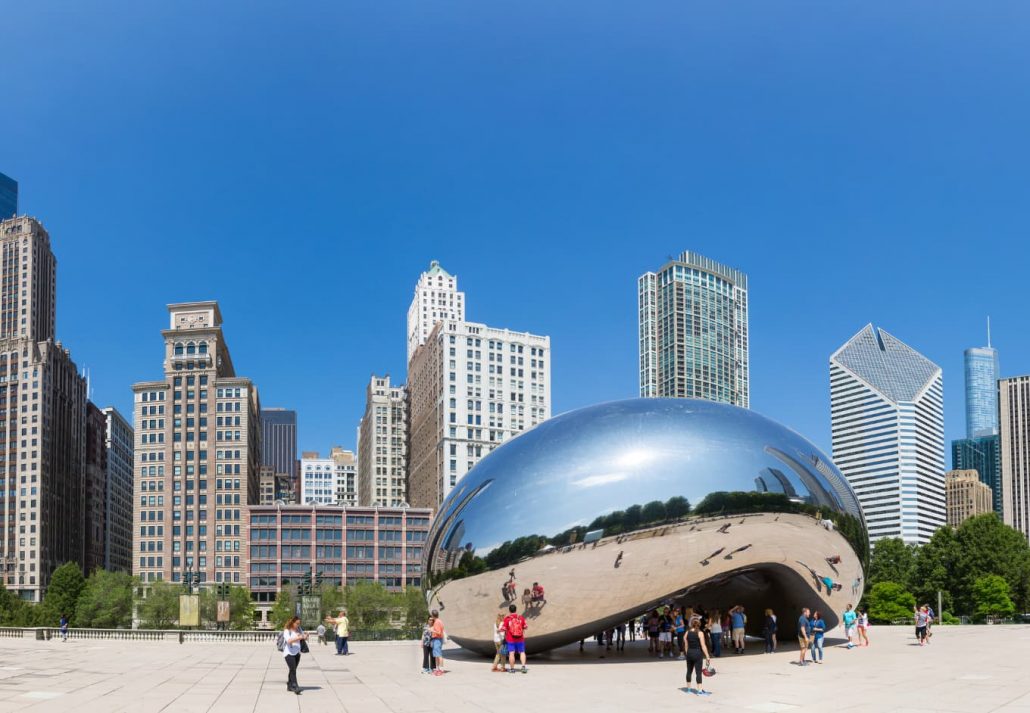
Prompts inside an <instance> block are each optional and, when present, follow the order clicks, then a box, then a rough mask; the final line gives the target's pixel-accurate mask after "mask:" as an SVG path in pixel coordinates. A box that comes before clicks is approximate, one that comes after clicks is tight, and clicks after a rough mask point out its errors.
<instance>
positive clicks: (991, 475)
mask: <svg viewBox="0 0 1030 713" xmlns="http://www.w3.org/2000/svg"><path fill="white" fill-rule="evenodd" d="M965 366H966V369H965V371H966V437H965V438H961V439H959V440H957V441H952V442H951V467H952V468H953V469H954V470H976V472H977V473H978V474H979V476H980V482H982V483H984V484H985V485H987V487H989V488H990V489H991V493H992V494H993V496H994V511H995V512H996V513H998V514H999V515H1001V514H1002V505H1003V503H1002V492H1001V491H1002V487H1001V485H1002V483H1001V437H1000V436H999V435H998V434H999V431H998V379H999V377H1000V370H999V367H998V350H997V349H995V348H994V347H992V346H991V323H990V320H988V322H987V346H986V347H973V348H971V349H966V351H965Z"/></svg>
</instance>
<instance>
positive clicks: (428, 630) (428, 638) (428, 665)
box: [422, 614, 436, 673]
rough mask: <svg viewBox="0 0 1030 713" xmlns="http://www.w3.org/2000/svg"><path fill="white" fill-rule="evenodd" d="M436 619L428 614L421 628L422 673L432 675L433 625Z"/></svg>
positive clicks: (433, 664)
mask: <svg viewBox="0 0 1030 713" xmlns="http://www.w3.org/2000/svg"><path fill="white" fill-rule="evenodd" d="M435 622H436V618H435V617H434V616H433V615H432V614H430V615H429V618H428V619H426V623H425V625H424V626H423V627H422V673H432V672H433V668H434V666H435V663H434V661H433V624H434V623H435Z"/></svg>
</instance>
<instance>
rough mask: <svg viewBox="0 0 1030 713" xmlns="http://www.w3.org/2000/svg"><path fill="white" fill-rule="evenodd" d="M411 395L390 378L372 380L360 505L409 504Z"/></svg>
mask: <svg viewBox="0 0 1030 713" xmlns="http://www.w3.org/2000/svg"><path fill="white" fill-rule="evenodd" d="M407 469H408V392H407V389H405V387H404V385H403V384H402V385H399V386H396V385H391V384H390V375H389V374H387V375H386V376H375V375H373V376H372V379H371V380H370V381H369V382H368V388H367V389H366V390H365V415H364V416H362V418H361V423H360V424H359V425H358V469H357V472H358V482H357V488H358V504H360V505H362V506H371V505H379V506H390V507H400V506H401V505H404V504H407V502H408V494H407Z"/></svg>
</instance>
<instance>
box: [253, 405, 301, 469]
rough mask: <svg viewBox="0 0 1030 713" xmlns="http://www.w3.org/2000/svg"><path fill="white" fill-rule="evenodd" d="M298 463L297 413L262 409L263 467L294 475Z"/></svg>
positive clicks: (279, 409) (277, 409)
mask: <svg viewBox="0 0 1030 713" xmlns="http://www.w3.org/2000/svg"><path fill="white" fill-rule="evenodd" d="M296 463H297V412H296V411H288V410H286V409H284V408H263V409H261V465H267V466H271V467H272V468H273V469H274V470H275V472H276V473H288V474H292V473H293V472H294V470H295V469H296V467H297V466H296Z"/></svg>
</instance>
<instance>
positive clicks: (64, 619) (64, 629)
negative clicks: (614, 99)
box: [50, 614, 68, 642]
mask: <svg viewBox="0 0 1030 713" xmlns="http://www.w3.org/2000/svg"><path fill="white" fill-rule="evenodd" d="M50 621H53V619H51V620H50ZM60 624H61V641H62V642H63V641H68V615H67V614H62V615H61V621H60Z"/></svg>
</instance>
